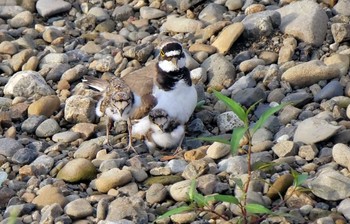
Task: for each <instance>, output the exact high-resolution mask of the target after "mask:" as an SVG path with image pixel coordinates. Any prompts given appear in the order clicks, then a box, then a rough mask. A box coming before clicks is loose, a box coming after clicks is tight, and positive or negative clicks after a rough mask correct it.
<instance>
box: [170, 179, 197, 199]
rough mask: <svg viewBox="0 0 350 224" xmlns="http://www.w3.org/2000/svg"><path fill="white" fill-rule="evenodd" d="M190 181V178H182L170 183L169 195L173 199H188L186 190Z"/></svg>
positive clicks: (188, 188) (187, 190)
mask: <svg viewBox="0 0 350 224" xmlns="http://www.w3.org/2000/svg"><path fill="white" fill-rule="evenodd" d="M191 182H192V181H191V180H183V181H179V182H177V183H175V184H173V185H171V186H170V189H169V193H170V196H171V197H172V198H173V199H174V200H175V201H188V200H189V196H188V192H189V190H190V185H191Z"/></svg>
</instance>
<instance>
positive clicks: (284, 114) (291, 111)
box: [278, 105, 301, 125]
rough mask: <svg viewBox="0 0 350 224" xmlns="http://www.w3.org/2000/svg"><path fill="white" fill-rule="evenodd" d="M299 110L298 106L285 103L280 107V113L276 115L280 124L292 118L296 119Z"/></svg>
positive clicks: (286, 122)
mask: <svg viewBox="0 0 350 224" xmlns="http://www.w3.org/2000/svg"><path fill="white" fill-rule="evenodd" d="M300 112H301V110H300V109H299V108H296V107H294V106H292V105H287V106H286V107H284V108H283V109H282V111H281V113H280V114H279V116H278V119H279V121H280V122H281V123H282V124H284V125H286V124H288V123H289V122H291V121H292V120H296V119H297V118H298V116H299V114H300Z"/></svg>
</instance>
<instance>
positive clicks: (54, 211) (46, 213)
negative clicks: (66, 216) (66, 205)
mask: <svg viewBox="0 0 350 224" xmlns="http://www.w3.org/2000/svg"><path fill="white" fill-rule="evenodd" d="M62 213H63V209H62V208H61V206H60V205H59V204H57V203H55V204H52V205H49V206H47V207H45V208H44V209H43V210H42V215H41V219H40V222H41V223H50V222H51V223H53V222H54V220H55V218H57V217H59V216H60V215H62Z"/></svg>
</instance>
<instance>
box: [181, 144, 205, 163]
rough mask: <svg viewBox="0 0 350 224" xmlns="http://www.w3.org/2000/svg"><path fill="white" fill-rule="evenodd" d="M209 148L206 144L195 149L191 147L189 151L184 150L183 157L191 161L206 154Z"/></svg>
mask: <svg viewBox="0 0 350 224" xmlns="http://www.w3.org/2000/svg"><path fill="white" fill-rule="evenodd" d="M208 148H209V146H208V145H205V146H202V147H199V148H197V149H192V150H189V151H186V152H185V154H184V158H185V160H186V161H193V160H198V159H202V158H204V157H205V156H206V155H207V149H208Z"/></svg>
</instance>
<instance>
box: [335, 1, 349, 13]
mask: <svg viewBox="0 0 350 224" xmlns="http://www.w3.org/2000/svg"><path fill="white" fill-rule="evenodd" d="M349 8H350V1H349V0H339V1H338V2H337V4H335V5H334V7H333V11H334V12H335V13H336V14H340V15H344V16H350V11H349Z"/></svg>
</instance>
